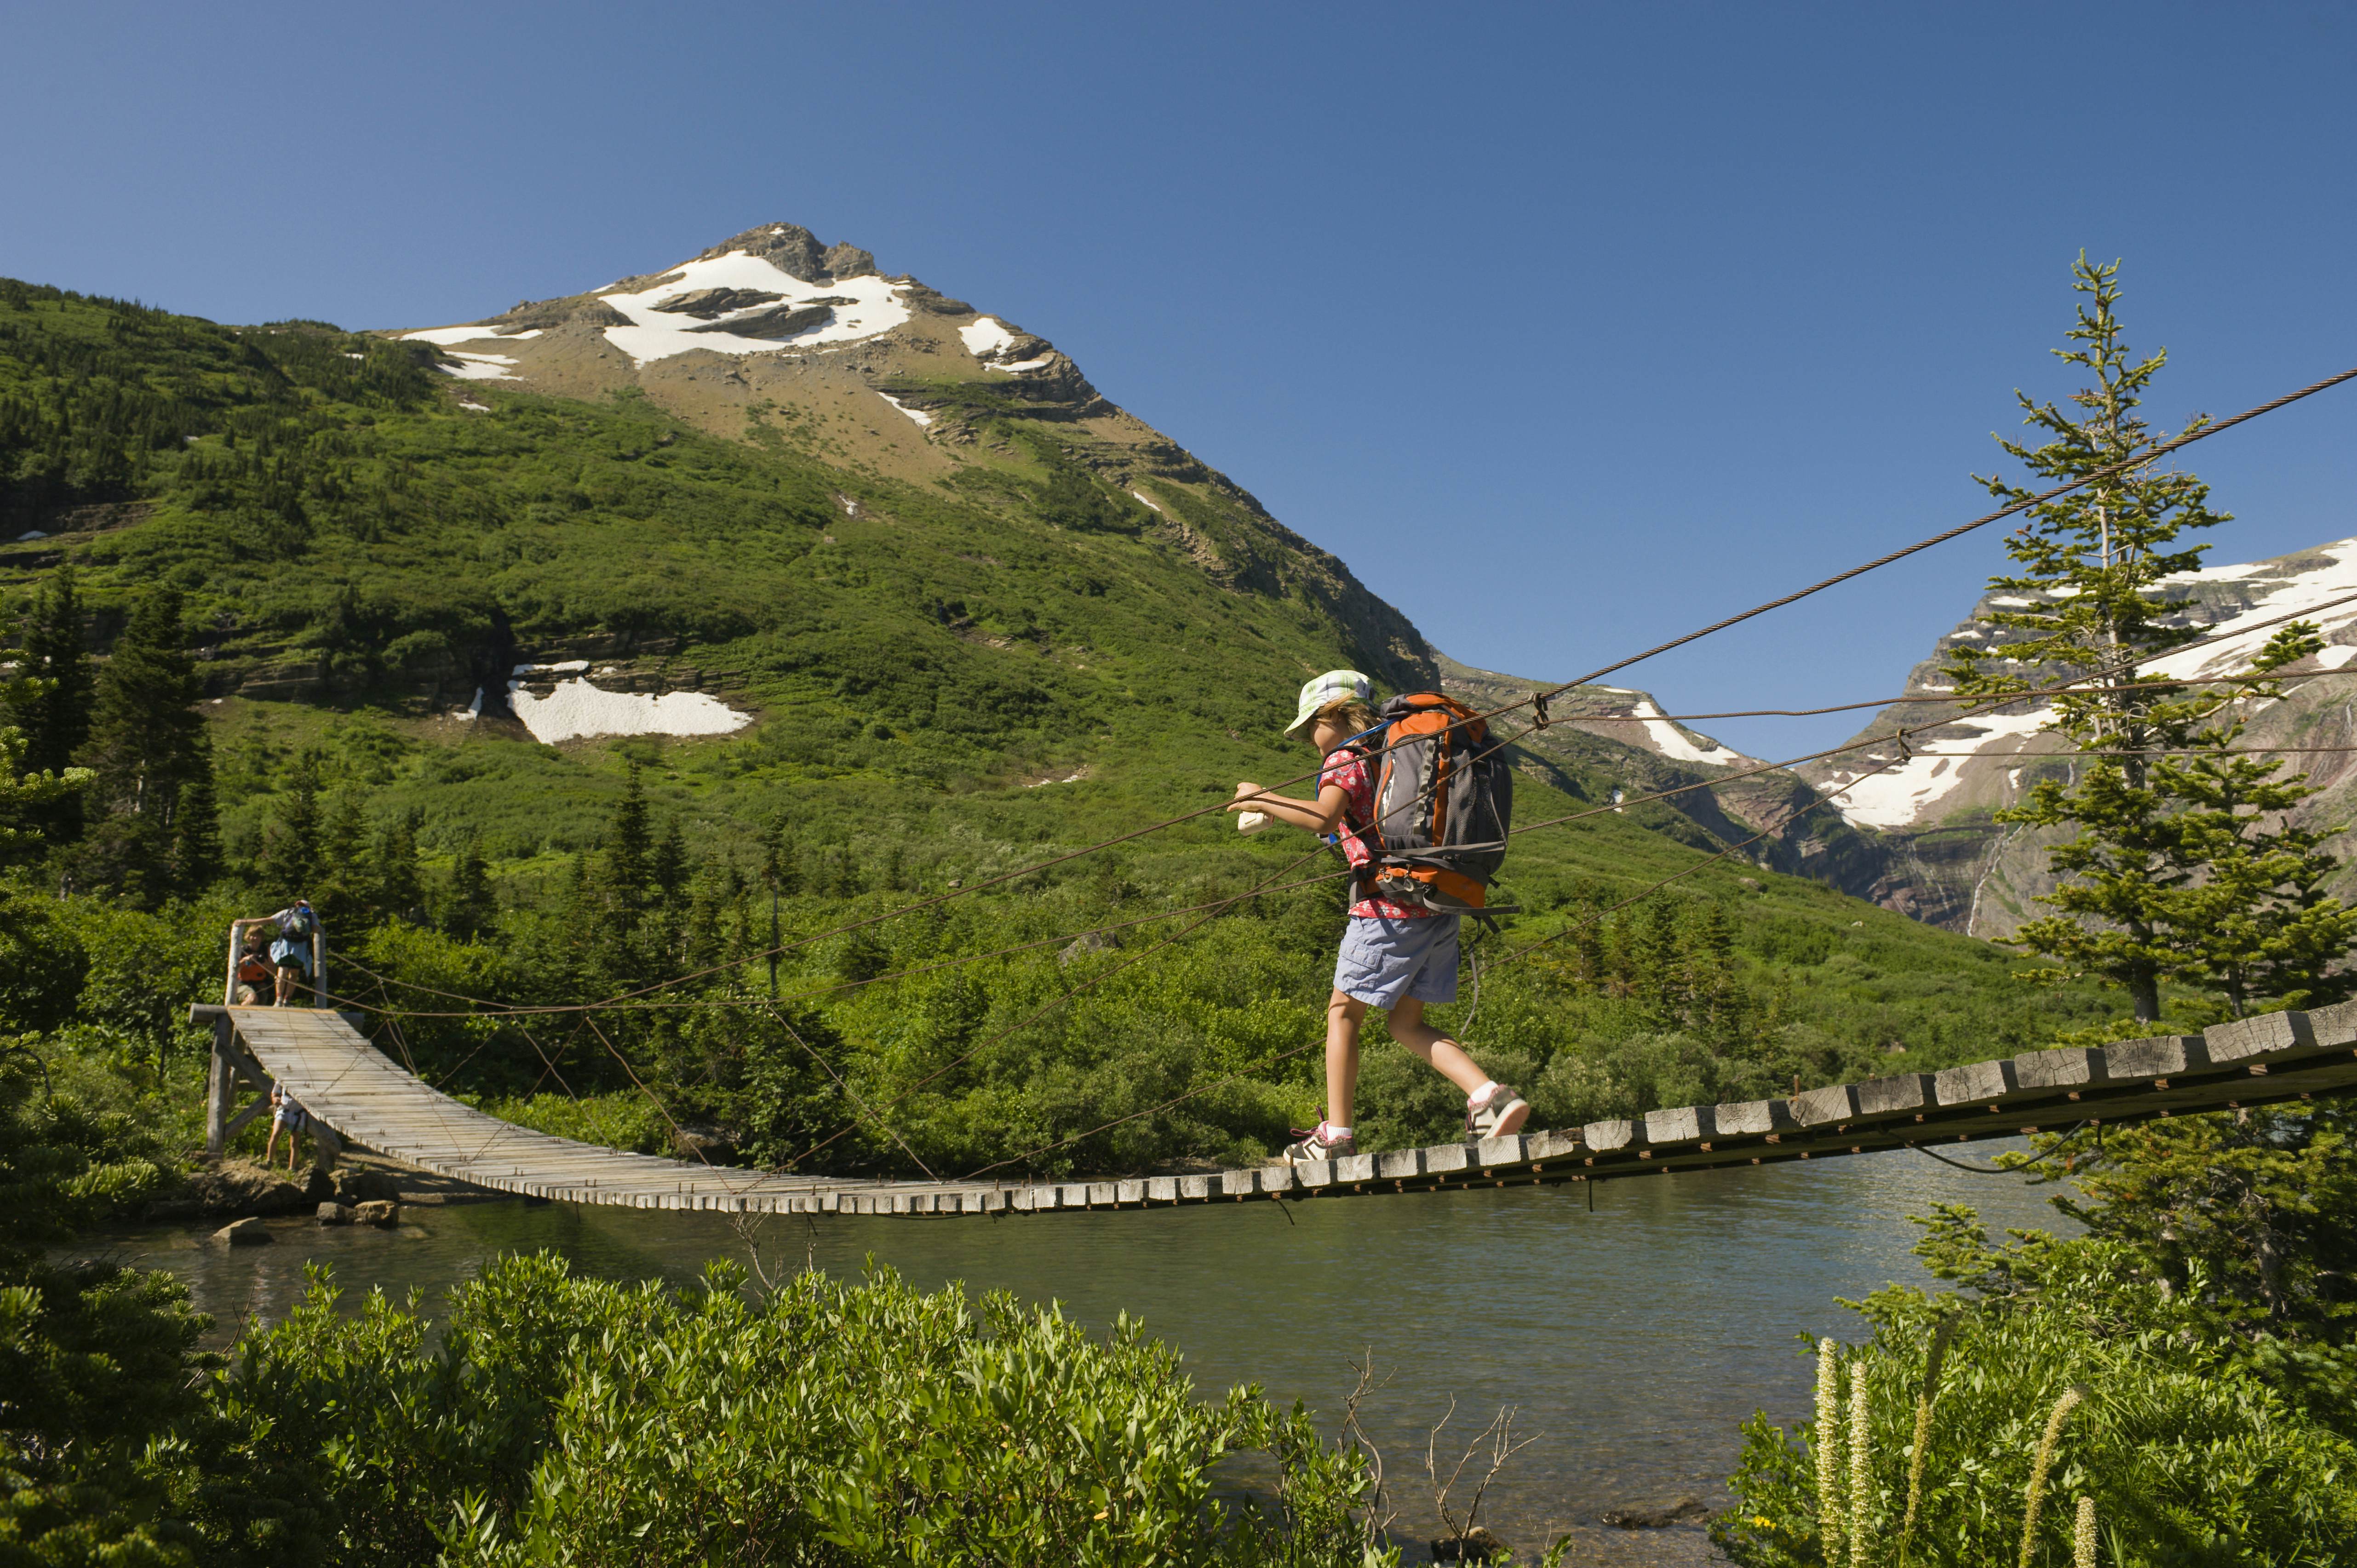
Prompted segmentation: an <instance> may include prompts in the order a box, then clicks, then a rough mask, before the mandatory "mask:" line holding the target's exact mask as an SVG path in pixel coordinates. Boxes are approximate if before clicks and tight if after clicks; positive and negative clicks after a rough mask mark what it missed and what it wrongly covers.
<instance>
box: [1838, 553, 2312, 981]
mask: <svg viewBox="0 0 2357 1568" xmlns="http://www.w3.org/2000/svg"><path fill="white" fill-rule="evenodd" d="M2162 588H2163V591H2164V592H2167V593H2169V594H2171V595H2173V596H2177V597H2179V598H2180V599H2181V600H2182V601H2183V603H2184V604H2185V606H2186V608H2185V610H2184V611H2183V612H2181V613H2180V614H2179V615H2178V616H2177V617H2175V618H2173V623H2174V624H2178V625H2188V626H2200V627H2201V628H2205V629H2206V630H2209V631H2213V632H2222V633H2226V634H2228V635H2227V636H2226V639H2225V640H2223V641H2221V642H2215V643H2211V644H2209V645H2206V646H2204V647H2201V648H2198V649H2192V650H2187V651H2186V652H2184V653H2181V654H2178V655H2175V656H2172V657H2170V658H2167V659H2162V660H2156V661H2155V662H2154V663H2153V664H2152V665H2151V666H2150V668H2151V669H2152V670H2154V671H2157V672H2158V673H2163V674H2171V675H2179V676H2218V675H2225V674H2231V673H2233V672H2235V671H2240V670H2242V669H2244V668H2245V667H2247V664H2248V661H2249V660H2250V658H2251V656H2252V655H2253V654H2255V652H2256V651H2257V650H2258V649H2259V648H2260V646H2261V645H2263V644H2264V643H2265V642H2266V639H2267V638H2269V637H2271V636H2273V635H2274V633H2275V631H2276V628H2277V626H2279V625H2280V624H2281V623H2280V622H2279V621H2276V618H2278V617H2282V616H2285V615H2287V614H2291V613H2294V612H2298V611H2304V610H2308V609H2309V608H2311V607H2323V606H2326V605H2328V604H2330V602H2331V601H2333V600H2337V599H2341V598H2346V597H2349V596H2352V595H2357V539H2343V540H2336V541H2333V542H2329V543H2325V544H2319V545H2317V546H2315V547H2313V548H2311V549H2308V550H2300V551H2295V552H2293V553H2289V554H2287V555H2278V556H2275V557H2271V558H2269V559H2267V560H2263V561H2251V562H2243V563H2239V564H2232V565H2222V566H2210V567H2204V568H2202V569H2201V571H2198V572H2194V573H2190V574H2187V575H2183V576H2179V577H2174V578H2170V579H2168V580H2167V581H2166V582H2165V583H2164V584H2163V585H2162ZM2028 602H2029V601H2026V600H2022V599H2018V598H2007V597H2006V596H1997V595H1984V596H1982V598H1981V599H1980V600H1979V602H1978V603H1976V604H1975V606H1974V608H1973V613H1972V614H1971V615H1970V616H1967V617H1966V618H1964V620H1963V621H1961V622H1959V623H1958V624H1957V626H1956V627H1955V628H1954V629H1953V630H1951V631H1949V632H1947V633H1946V634H1945V635H1943V636H1942V637H1941V638H1940V639H1938V641H1937V642H1935V643H1934V644H1933V646H1932V653H1931V656H1930V657H1928V658H1926V659H1925V660H1922V661H1921V663H1919V664H1917V665H1916V666H1915V667H1914V669H1913V670H1912V671H1910V672H1909V675H1908V679H1907V684H1906V688H1905V689H1906V690H1907V691H1908V692H1910V693H1925V694H1927V695H1928V694H1932V693H1942V692H1945V691H1947V690H1949V689H1950V688H1949V686H1948V684H1947V682H1946V679H1945V676H1944V674H1943V667H1944V665H1945V663H1946V660H1947V659H1948V657H1949V654H1950V651H1951V650H1953V649H1954V648H1956V647H1958V646H1960V645H1963V644H1967V643H1973V642H1980V641H1985V640H1986V638H1987V635H1988V634H1987V631H1986V628H1985V627H1984V625H1983V624H1982V618H1984V617H1986V615H1987V614H1988V613H1989V612H1990V611H1992V610H1995V609H2000V608H2007V607H2020V606H2022V605H2024V604H2026V603H2028ZM2315 619H2316V620H2317V622H2318V624H2319V626H2320V628H2321V629H2322V632H2323V635H2324V639H2325V641H2326V642H2327V644H2328V645H2329V646H2327V647H2326V648H2325V650H2324V651H2323V652H2322V653H2321V654H2319V655H2318V656H2316V657H2315V658H2313V659H2309V660H2303V661H2301V662H2300V663H2299V664H2298V665H2295V666H2293V667H2292V669H2291V670H2290V671H2288V673H2287V693H2286V695H2285V698H2284V700H2283V701H2282V702H2280V703H2269V704H2266V705H2265V706H2264V707H2263V708H2262V709H2261V711H2259V712H2257V713H2255V714H2254V715H2253V716H2252V721H2251V725H2250V728H2249V730H2248V732H2247V734H2246V737H2245V739H2244V745H2246V746H2255V747H2260V748H2265V747H2267V746H2349V745H2352V744H2357V711H2352V700H2357V679H2352V678H2350V677H2341V676H2337V675H2334V674H2332V673H2331V672H2332V671H2340V670H2342V669H2344V668H2346V667H2347V666H2348V665H2349V664H2350V663H2351V661H2352V660H2357V603H2350V604H2342V605H2338V606H2336V607H2331V608H2319V609H2318V613H2317V614H2316V616H2315ZM2270 621H2274V622H2276V625H2269V626H2262V625H2261V624H2260V623H2262V622H2270ZM2303 676H2304V677H2307V678H2306V679H2302V677H2303ZM1950 712H1953V704H1943V703H1932V702H1902V703H1894V704H1893V705H1891V706H1889V707H1888V708H1885V709H1883V710H1881V711H1880V712H1879V713H1878V714H1875V716H1874V717H1873V718H1872V719H1871V720H1869V721H1868V722H1867V725H1866V726H1865V727H1864V728H1862V729H1861V730H1860V731H1859V732H1858V733H1857V736H1854V737H1853V739H1854V740H1867V739H1871V738H1872V737H1874V736H1887V735H1889V734H1890V733H1891V731H1892V730H1893V729H1894V728H1895V727H1898V726H1900V725H1908V726H1912V725H1937V726H1938V727H1934V728H1932V729H1929V730H1926V731H1919V732H1916V733H1915V734H1914V735H1913V737H1912V740H1911V743H1910V744H1911V746H1912V747H1913V748H1914V749H1915V750H1917V751H1919V752H1922V753H1927V754H1953V753H1957V752H1967V753H1970V755H1969V756H1967V757H1955V756H1953V755H1920V756H1915V757H1910V758H1909V759H1906V760H1900V759H1899V757H1898V756H1897V754H1896V753H1895V752H1893V751H1890V750H1889V749H1887V748H1883V749H1876V750H1869V751H1866V752H1862V753H1860V754H1858V755H1857V759H1856V760H1853V759H1851V758H1842V759H1839V760H1835V761H1828V762H1824V763H1812V764H1809V765H1807V766H1805V767H1804V768H1802V769H1801V772H1802V774H1803V777H1804V778H1805V779H1807V780H1808V781H1809V782H1810V783H1811V784H1812V785H1814V786H1816V787H1817V788H1819V789H1839V788H1842V787H1843V786H1845V785H1846V786H1849V788H1848V789H1846V790H1845V792H1844V793H1843V795H1842V796H1841V797H1840V800H1839V809H1840V811H1841V812H1842V814H1843V816H1844V817H1845V818H1846V819H1847V820H1848V821H1849V822H1851V823H1852V824H1854V825H1856V826H1857V827H1859V828H1862V829H1866V830H1868V831H1869V832H1871V833H1872V834H1873V835H1874V836H1875V837H1876V839H1877V840H1878V842H1879V843H1881V844H1882V845H1883V846H1884V847H1885V849H1886V850H1887V852H1888V853H1889V855H1890V856H1891V857H1892V859H1893V860H1894V861H1895V862H1897V863H1899V864H1900V865H1903V866H1904V867H1905V872H1904V875H1903V876H1902V877H1901V878H1900V879H1901V880H1904V881H1906V882H1907V883H1909V884H1910V886H1911V888H1912V890H1913V893H1914V897H1916V899H1917V900H1918V902H1919V904H1920V905H1921V907H1922V908H1925V909H1926V910H1928V911H1931V914H1930V917H1929V918H1932V919H1933V920H1934V921H1935V923H1938V924H1941V925H1945V926H1948V927H1950V928H1951V929H1955V930H1959V931H1964V932H1965V933H1967V934H1969V935H1973V936H1981V937H2002V936H2007V935H2009V934H2011V933H2012V932H2013V931H2014V930H2015V929H2018V927H2019V926H2020V925H2021V923H2022V922H2023V921H2024V920H2026V919H2029V918H2035V917H2036V916H2037V914H2038V913H2039V912H2040V910H2039V908H2038V906H2037V905H2036V903H2035V900H2036V898H2037V897H2039V896H2040V895H2041V894H2043V893H2047V892H2050V891H2051V890H2052V888H2053V880H2052V878H2051V877H2050V876H2049V875H2047V872H2046V868H2045V867H2046V852H2047V850H2048V849H2049V848H2050V845H2051V842H2052V840H2051V836H2050V835H2048V834H2042V833H2040V832H2029V831H2026V830H2023V829H2019V828H2007V827H2005V826H2003V825H2001V824H1999V823H1996V822H1994V821H1992V820H1991V813H1992V812H1993V811H1996V810H1999V809H2001V808H2003V807H2005V806H2007V805H2011V804H2013V803H2014V802H2015V801H2017V800H2020V799H2021V797H2022V795H2023V793H2024V792H2025V791H2026V790H2027V789H2029V788H2030V787H2031V786H2032V785H2034V784H2035V783H2036V782H2037V781H2038V780H2039V779H2041V778H2046V777H2058V778H2060V777H2067V776H2069V775H2070V773H2071V772H2072V768H2073V766H2074V765H2073V764H2072V762H2070V761H2069V760H2067V759H2060V760H2053V761H2037V760H2029V757H2028V754H2030V753H2035V752H2040V751H2056V750H2060V749H2061V748H2062V743H2061V740H2060V739H2059V738H2057V737H2055V736H2051V735H2048V734H2045V733H2042V732H2043V725H2045V723H2046V721H2047V718H2048V716H2049V714H2050V710H2049V709H2048V708H2047V707H2046V706H2045V705H2044V704H2039V705H2035V706H2031V705H2027V704H2017V705H2015V706H2013V707H2010V708H2006V709H2001V710H1999V711H1997V712H1996V713H1992V714H1984V715H1981V716H1979V717H1976V718H1974V719H1971V720H1968V721H1963V722H1959V723H1955V724H1951V725H1939V720H1940V719H1941V718H1943V716H1944V715H1945V714H1948V713H1950ZM2284 761H2285V762H2286V763H2287V765H2288V767H2289V770H2291V771H2298V772H2304V773H2307V774H2309V776H2310V778H2311V779H2312V780H2313V781H2314V782H2316V783H2318V784H2319V785H2321V786H2323V789H2322V792H2321V793H2320V794H2319V795H2317V796H2316V797H2315V798H2313V799H2312V800H2309V801H2308V802H2306V803H2305V804H2304V805H2303V806H2302V807H2301V808H2300V810H2299V811H2298V812H2297V813H2296V816H2297V817H2298V820H2300V821H2301V822H2305V823H2324V824H2330V823H2344V822H2352V821H2357V757H2350V756H2338V755H2331V754H2325V755H2307V756H2301V755H2288V756H2286V757H2284ZM1876 763H1883V764H1887V765H1886V766H1882V767H1879V768H1871V765H1872V764H1876ZM2350 848H2351V846H2348V845H2343V846H2341V854H2349V853H2350ZM2352 888H2357V873H2349V874H2344V875H2343V876H2342V878H2341V886H2339V887H2337V889H2336V890H2337V891H2340V892H2341V893H2343V894H2347V893H2349V892H2350V891H2351V890H2352Z"/></svg>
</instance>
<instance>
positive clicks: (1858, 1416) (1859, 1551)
mask: <svg viewBox="0 0 2357 1568" xmlns="http://www.w3.org/2000/svg"><path fill="white" fill-rule="evenodd" d="M1869 1413H1870V1412H1868V1411H1867V1402H1866V1367H1865V1364H1864V1363H1863V1362H1861V1363H1859V1364H1858V1365H1857V1366H1854V1367H1852V1368H1851V1369H1849V1507H1848V1508H1847V1509H1844V1510H1843V1515H1844V1519H1845V1520H1846V1523H1847V1524H1848V1526H1849V1562H1850V1568H1873V1564H1872V1563H1869V1562H1868V1561H1867V1534H1868V1522H1869V1520H1871V1518H1872V1516H1873V1512H1874V1500H1873V1485H1874V1477H1872V1476H1871V1475H1870V1474H1869V1473H1868V1468H1867V1466H1868V1464H1869V1461H1870V1460H1871V1459H1872V1457H1873V1429H1872V1427H1871V1426H1869V1425H1868V1424H1867V1416H1868V1415H1869Z"/></svg>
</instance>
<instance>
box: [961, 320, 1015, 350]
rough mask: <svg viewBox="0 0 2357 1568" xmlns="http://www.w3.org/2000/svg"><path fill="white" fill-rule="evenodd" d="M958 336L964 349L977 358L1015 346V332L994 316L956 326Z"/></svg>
mask: <svg viewBox="0 0 2357 1568" xmlns="http://www.w3.org/2000/svg"><path fill="white" fill-rule="evenodd" d="M958 337H959V338H962V339H963V340H964V343H965V351H966V352H967V353H969V354H972V355H973V356H974V358H975V359H977V360H987V359H988V358H990V357H991V356H992V355H993V354H1000V353H1004V352H1006V350H1007V349H1011V348H1013V347H1014V346H1015V334H1014V333H1012V332H1009V331H1008V330H1007V329H1006V323H1005V322H1004V321H1001V320H999V319H998V317H996V316H985V317H982V319H980V320H979V321H969V322H967V323H966V324H965V325H964V326H963V327H961V328H958Z"/></svg>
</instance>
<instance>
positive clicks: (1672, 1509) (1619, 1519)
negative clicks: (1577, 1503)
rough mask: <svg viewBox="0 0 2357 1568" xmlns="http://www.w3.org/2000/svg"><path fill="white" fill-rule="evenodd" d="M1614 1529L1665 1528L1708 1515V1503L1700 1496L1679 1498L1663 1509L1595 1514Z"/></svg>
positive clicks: (1704, 1517)
mask: <svg viewBox="0 0 2357 1568" xmlns="http://www.w3.org/2000/svg"><path fill="white" fill-rule="evenodd" d="M1596 1517H1597V1518H1598V1519H1599V1520H1602V1521H1603V1522H1604V1523H1606V1524H1609V1525H1610V1526H1612V1527H1613V1528H1614V1529H1616V1530H1667V1529H1669V1528H1670V1526H1672V1525H1674V1524H1684V1523H1685V1522H1686V1521H1687V1520H1697V1519H1707V1518H1709V1517H1710V1505H1708V1504H1707V1503H1706V1502H1704V1501H1703V1500H1702V1499H1701V1498H1679V1499H1678V1500H1677V1501H1676V1502H1674V1503H1672V1504H1671V1505H1670V1506H1669V1507H1667V1508H1665V1509H1605V1511H1604V1512H1602V1513H1600V1514H1598V1515H1597V1516H1596Z"/></svg>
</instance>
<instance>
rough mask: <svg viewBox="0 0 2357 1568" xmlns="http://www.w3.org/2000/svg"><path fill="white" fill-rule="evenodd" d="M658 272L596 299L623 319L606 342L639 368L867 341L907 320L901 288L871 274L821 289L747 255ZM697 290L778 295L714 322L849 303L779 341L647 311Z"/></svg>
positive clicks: (733, 254)
mask: <svg viewBox="0 0 2357 1568" xmlns="http://www.w3.org/2000/svg"><path fill="white" fill-rule="evenodd" d="M661 275H662V277H663V278H664V280H665V281H664V282H662V283H659V284H656V285H654V286H652V287H651V288H645V289H640V290H639V291H638V292H637V293H635V294H601V295H598V296H597V297H598V298H600V299H602V300H604V301H605V302H606V303H607V304H608V305H610V306H613V307H614V308H615V309H616V310H619V311H620V312H621V313H622V314H623V315H624V316H627V317H630V326H628V327H608V328H606V340H607V341H608V342H609V343H611V344H613V345H614V347H616V348H617V349H621V350H622V352H624V353H625V354H628V355H629V356H630V358H631V359H632V360H634V361H636V362H637V363H639V364H641V365H643V364H647V363H649V362H651V361H652V360H667V359H670V358H671V357H672V356H673V355H674V354H684V353H686V352H687V351H688V350H689V349H711V350H713V351H714V352H715V353H719V354H766V353H769V352H771V351H772V350H774V349H786V348H794V349H807V348H815V347H817V346H819V345H821V344H825V343H850V342H855V341H856V340H858V339H860V338H873V337H875V336H876V335H877V333H879V332H889V331H890V330H891V329H892V328H895V327H898V326H899V325H900V324H901V323H902V322H904V321H906V320H908V319H909V307H908V306H905V305H903V304H901V303H900V289H901V288H902V286H903V285H899V284H896V283H892V282H890V281H888V280H887V279H885V278H880V277H877V276H874V275H872V274H871V275H869V276H867V277H864V278H839V279H837V280H836V281H834V283H826V284H816V283H804V282H803V281H802V279H800V278H798V277H795V276H793V275H792V274H790V273H788V272H786V271H784V270H783V269H782V268H780V267H779V266H777V265H775V264H774V263H770V262H768V261H765V260H763V259H762V258H761V257H759V256H756V255H754V254H752V253H751V252H747V251H731V252H728V253H727V254H726V255H725V256H714V257H711V258H709V259H707V260H705V261H698V262H683V263H681V264H680V265H678V266H676V267H673V268H672V269H670V271H669V272H666V273H664V274H661ZM705 288H748V289H759V290H760V291H761V292H763V293H765V294H774V295H780V298H778V299H775V300H772V301H770V302H769V303H767V304H763V305H748V306H745V307H744V308H742V309H740V310H732V311H728V312H726V313H725V314H723V315H721V316H719V317H715V318H714V321H715V322H726V321H731V320H744V319H746V318H748V317H754V316H759V315H761V314H763V313H765V312H768V311H771V310H778V309H783V308H786V307H788V306H794V305H801V304H806V303H808V302H810V301H812V300H817V299H848V300H850V301H851V302H852V303H851V304H849V305H838V306H835V307H834V319H833V320H831V321H828V322H826V323H824V324H823V325H822V326H818V327H814V328H811V329H810V330H809V331H807V332H801V333H797V334H795V335H794V336H793V337H791V338H743V337H739V336H737V334H736V333H734V332H728V331H725V330H722V331H708V332H695V331H691V330H689V328H696V327H707V326H712V325H714V322H706V321H704V320H702V319H700V318H698V317H693V316H687V315H683V314H682V313H680V312H677V311H666V310H658V309H656V308H655V306H659V305H661V304H662V303H663V302H664V301H666V300H671V299H676V298H678V297H679V296H680V295H683V294H692V293H694V291H696V290H697V289H705Z"/></svg>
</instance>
